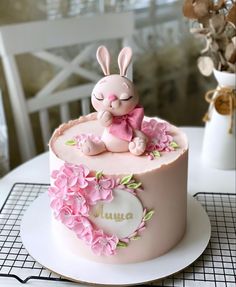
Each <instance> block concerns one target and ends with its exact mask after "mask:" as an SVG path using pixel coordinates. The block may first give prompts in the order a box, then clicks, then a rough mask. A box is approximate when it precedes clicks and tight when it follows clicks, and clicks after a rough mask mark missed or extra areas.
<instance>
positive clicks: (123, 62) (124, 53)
mask: <svg viewBox="0 0 236 287" xmlns="http://www.w3.org/2000/svg"><path fill="white" fill-rule="evenodd" d="M131 58H132V50H131V48H129V47H125V48H123V49H122V50H121V51H120V54H119V56H118V65H119V69H120V75H121V76H125V75H126V71H127V68H128V66H129V64H130V61H131Z"/></svg>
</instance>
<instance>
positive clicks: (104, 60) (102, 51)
mask: <svg viewBox="0 0 236 287" xmlns="http://www.w3.org/2000/svg"><path fill="white" fill-rule="evenodd" d="M97 60H98V63H99V65H100V66H101V68H102V71H103V73H104V75H105V76H108V75H110V54H109V52H108V50H107V48H106V47H105V46H100V47H98V49H97Z"/></svg>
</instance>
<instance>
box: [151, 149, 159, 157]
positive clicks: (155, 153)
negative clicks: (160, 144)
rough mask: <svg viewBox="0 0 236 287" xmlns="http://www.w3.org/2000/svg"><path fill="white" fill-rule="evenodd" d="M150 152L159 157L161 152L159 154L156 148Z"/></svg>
mask: <svg viewBox="0 0 236 287" xmlns="http://www.w3.org/2000/svg"><path fill="white" fill-rule="evenodd" d="M152 154H153V155H154V156H155V157H160V156H161V154H160V152H159V151H158V150H154V151H153V152H152Z"/></svg>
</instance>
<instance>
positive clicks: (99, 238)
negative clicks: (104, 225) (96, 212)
mask: <svg viewBox="0 0 236 287" xmlns="http://www.w3.org/2000/svg"><path fill="white" fill-rule="evenodd" d="M118 242H119V239H118V238H117V236H115V235H112V236H110V235H107V234H104V232H103V231H102V230H96V231H95V232H94V234H93V241H92V245H91V248H92V251H93V252H94V253H95V254H96V255H105V256H109V255H114V254H115V253H116V246H117V243H118Z"/></svg>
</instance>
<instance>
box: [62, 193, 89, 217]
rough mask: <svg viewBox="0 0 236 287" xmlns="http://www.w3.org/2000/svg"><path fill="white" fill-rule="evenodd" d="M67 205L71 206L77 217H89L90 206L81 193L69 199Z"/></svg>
mask: <svg viewBox="0 0 236 287" xmlns="http://www.w3.org/2000/svg"><path fill="white" fill-rule="evenodd" d="M66 202H67V205H69V206H70V207H71V209H72V211H73V214H75V215H79V214H81V215H84V216H88V215H89V214H88V213H89V205H88V204H87V201H86V200H85V198H84V196H83V195H82V194H79V193H75V194H73V195H71V196H68V197H67V201H66Z"/></svg>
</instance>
